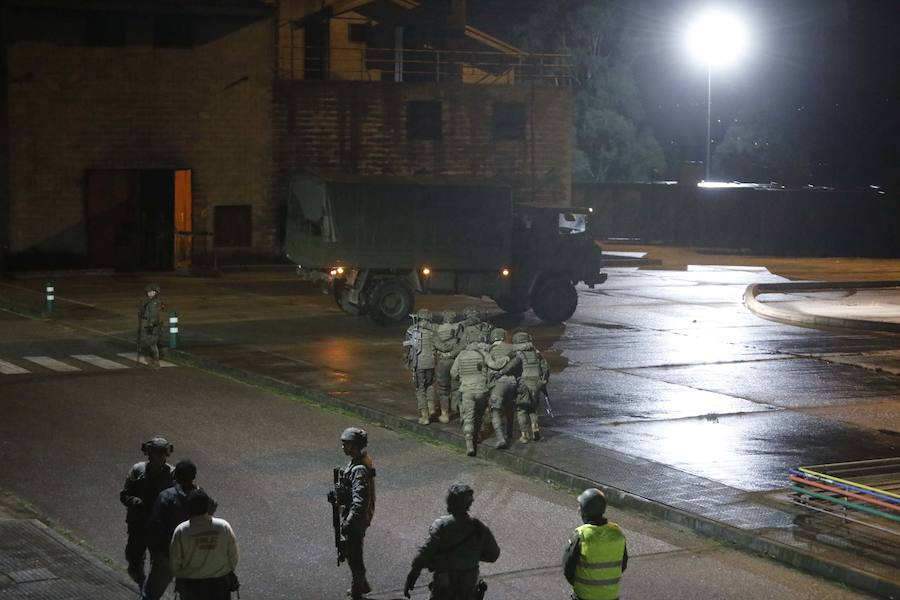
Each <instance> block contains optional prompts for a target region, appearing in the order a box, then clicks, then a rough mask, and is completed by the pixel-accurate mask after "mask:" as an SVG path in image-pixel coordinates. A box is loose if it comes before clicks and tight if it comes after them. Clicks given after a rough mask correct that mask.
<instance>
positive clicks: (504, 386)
mask: <svg viewBox="0 0 900 600" xmlns="http://www.w3.org/2000/svg"><path fill="white" fill-rule="evenodd" d="M490 354H491V357H492V358H493V359H494V360H497V361H499V360H500V359H501V358H503V357H504V356H508V357H509V363H508V364H507V366H506V368H505V369H504V374H503V375H500V374H499V373H498V374H497V376H496V377H495V378H494V381H493V383H492V384H491V425H493V427H494V436H495V437H496V442H495V443H494V447H495V448H501V449H502V448H509V441H508V440H507V439H506V423H505V420H506V419H505V414H506V409H507V407H511V406H512V403H513V401H514V399H515V397H516V386H517V384H516V378H517V377H518V376H519V374H520V373H521V372H522V359H521V358H520V357H519V356H518V353H515V354H514V351H513V347H512V345H510V344H507V343H506V330H505V329H500V328H499V327H498V328H496V329H494V330H492V331H491V348H490Z"/></svg>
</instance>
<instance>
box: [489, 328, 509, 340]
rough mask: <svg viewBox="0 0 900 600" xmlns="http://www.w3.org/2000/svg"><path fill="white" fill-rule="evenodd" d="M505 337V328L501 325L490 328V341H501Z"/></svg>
mask: <svg viewBox="0 0 900 600" xmlns="http://www.w3.org/2000/svg"><path fill="white" fill-rule="evenodd" d="M505 339H506V330H505V329H503V328H501V327H497V328H495V329H492V330H491V341H492V342H502V341H503V340H505Z"/></svg>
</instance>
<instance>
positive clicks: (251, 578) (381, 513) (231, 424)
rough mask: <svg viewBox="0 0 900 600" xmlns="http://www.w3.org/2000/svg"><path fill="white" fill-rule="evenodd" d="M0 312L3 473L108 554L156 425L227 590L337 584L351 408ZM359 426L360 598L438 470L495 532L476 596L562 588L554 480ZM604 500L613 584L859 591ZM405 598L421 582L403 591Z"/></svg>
mask: <svg viewBox="0 0 900 600" xmlns="http://www.w3.org/2000/svg"><path fill="white" fill-rule="evenodd" d="M0 328H2V330H3V331H4V336H3V339H2V340H0V359H2V360H4V361H6V362H8V363H9V364H15V365H20V366H22V368H26V369H27V370H28V371H29V372H28V373H17V374H9V375H3V376H0V410H2V413H3V415H4V418H3V419H0V482H2V486H3V487H5V488H8V489H10V490H11V491H13V492H14V493H16V494H18V495H19V496H21V497H23V498H24V499H26V500H28V501H30V502H31V503H33V504H34V505H35V507H36V508H37V509H38V511H39V512H41V513H43V514H44V515H46V516H48V517H49V518H51V519H52V520H54V521H55V522H56V523H58V524H59V525H60V526H62V527H64V528H67V529H69V530H71V532H72V533H73V534H74V535H75V536H77V537H81V538H84V539H85V540H86V542H87V543H88V544H89V545H90V546H92V547H93V548H95V549H96V550H97V551H99V552H100V553H101V554H102V555H105V556H109V557H112V558H114V559H115V560H117V561H119V560H120V556H121V550H122V547H123V545H124V523H123V516H124V510H123V508H122V507H121V506H120V505H119V504H118V501H117V494H118V490H119V487H120V485H121V481H122V478H123V476H124V474H125V472H126V471H127V468H128V466H129V464H130V463H131V462H132V461H135V460H137V459H139V458H140V456H139V452H138V446H139V443H140V441H141V440H143V439H145V438H147V437H149V436H150V435H152V434H155V433H160V432H162V433H165V434H166V435H168V436H170V437H171V439H172V440H173V441H174V443H175V447H176V455H175V458H176V459H177V458H186V457H190V458H193V459H194V460H195V462H196V463H197V464H198V466H199V477H198V481H199V482H200V483H201V484H202V485H203V486H204V487H206V488H207V489H208V490H210V492H211V493H213V494H214V495H215V496H216V497H217V499H218V500H219V502H220V515H221V516H222V517H224V518H227V519H229V520H230V521H231V522H232V524H233V525H234V527H235V530H236V532H237V534H238V536H239V539H240V544H241V548H242V556H243V558H242V564H241V568H240V572H241V576H242V580H243V582H244V585H245V588H244V591H243V593H242V597H244V598H246V599H248V600H253V599H254V598H259V599H263V598H264V599H266V600H274V599H281V598H284V599H291V600H296V599H322V598H342V597H343V590H344V589H345V586H346V575H347V574H346V572H345V569H337V568H336V567H335V566H334V565H333V563H332V561H333V551H332V548H331V546H330V541H331V540H330V536H331V533H330V530H329V529H328V522H329V510H328V506H327V505H326V504H325V502H324V492H325V490H326V488H327V484H328V474H329V472H330V471H329V469H330V468H331V467H332V466H334V465H335V464H336V463H337V462H338V461H339V460H340V459H341V456H340V452H339V444H338V443H337V442H336V441H335V438H336V437H337V435H338V434H339V432H340V431H341V430H342V429H343V428H344V427H345V426H347V425H349V424H356V423H358V421H357V420H356V419H355V418H353V417H350V416H347V415H343V414H339V413H336V412H332V411H325V410H322V409H320V408H317V407H313V406H310V405H306V404H303V403H301V402H299V401H297V400H295V399H291V398H287V397H284V396H279V395H275V394H272V393H269V392H266V391H263V390H259V389H255V388H251V387H247V386H244V385H241V384H238V383H235V382H233V381H231V380H228V379H224V378H220V377H216V376H213V375H210V374H208V373H205V372H202V371H198V370H196V369H193V368H189V367H183V366H178V367H171V368H166V369H160V370H157V371H153V370H150V369H146V368H137V367H136V366H135V365H134V364H133V362H131V361H130V360H129V359H128V358H127V357H122V356H120V353H126V352H128V348H127V346H119V345H118V344H116V343H114V342H111V341H109V340H108V339H101V338H95V337H84V336H83V335H79V334H76V333H74V332H72V331H69V330H67V329H66V328H65V327H60V326H59V325H54V324H46V323H39V322H35V321H32V320H27V319H21V318H19V317H14V316H12V315H10V314H9V313H5V312H0ZM73 355H77V356H81V357H84V356H85V355H92V356H96V357H101V358H103V359H105V360H107V361H110V362H109V363H104V362H99V361H93V362H85V361H84V360H81V359H79V358H73ZM25 356H30V357H36V356H43V357H48V358H50V359H54V360H56V361H59V364H63V365H69V366H70V367H71V369H65V370H62V369H61V368H60V367H59V366H58V365H57V364H56V363H52V362H47V361H44V364H40V363H35V362H33V361H27V360H24V359H23V357H25ZM111 363H116V364H119V365H120V367H119V368H112V366H111ZM54 366H55V367H57V368H56V369H55V368H54ZM76 369H77V370H76ZM369 430H370V433H371V447H372V453H373V455H374V457H375V460H376V464H377V466H378V470H379V475H378V509H377V515H376V520H375V524H374V526H373V528H372V529H371V532H370V536H369V539H368V543H369V545H370V553H369V556H370V560H369V564H370V571H371V575H372V577H371V579H372V582H373V584H374V586H375V587H376V590H377V593H376V594H373V598H375V599H382V600H386V599H388V598H397V597H399V595H400V594H399V588H400V587H401V586H402V580H403V576H404V574H405V572H406V569H407V566H408V563H409V560H410V557H411V555H412V552H413V549H414V547H415V545H416V543H417V542H418V540H419V539H420V538H421V536H422V535H423V534H424V532H425V530H426V527H427V524H428V523H429V522H430V520H431V519H432V518H433V517H434V516H435V515H438V514H440V512H441V508H442V506H441V505H442V499H441V494H442V490H444V489H445V488H446V486H447V485H448V484H449V483H450V482H452V481H454V480H463V481H468V482H470V483H472V485H473V486H474V487H475V488H476V490H477V497H476V504H475V508H474V510H475V513H476V514H477V516H479V517H480V518H483V519H484V520H485V522H487V523H488V524H489V525H490V526H491V527H492V528H493V529H494V530H495V532H496V534H497V537H498V538H499V539H500V541H501V544H502V546H503V555H502V557H501V559H500V561H498V562H497V563H496V564H495V565H490V566H488V567H487V568H486V569H485V573H486V575H487V578H488V581H489V583H490V585H491V591H490V595H489V597H490V598H497V599H506V598H508V599H516V600H521V599H528V598H534V599H538V598H540V599H542V600H543V599H547V598H563V597H566V596H565V585H564V582H563V580H562V578H561V577H560V575H559V571H558V567H557V563H558V560H559V557H560V550H561V547H562V545H563V544H564V540H565V537H566V535H567V533H568V531H569V530H570V529H571V528H572V527H574V526H575V525H577V517H576V515H575V511H574V508H573V507H574V501H573V497H572V496H571V495H570V494H569V493H566V492H563V491H559V490H555V489H553V488H551V487H550V486H547V485H546V484H544V483H542V482H539V481H535V480H531V479H528V478H525V477H521V476H517V475H512V474H510V473H509V472H506V471H503V470H502V469H500V468H498V467H496V466H495V465H493V464H491V463H488V462H485V461H481V460H477V459H476V460H472V459H469V458H466V457H464V456H462V455H461V453H459V452H458V451H454V450H452V449H450V448H447V447H443V446H432V445H428V444H424V443H423V442H422V441H421V440H418V439H414V438H412V437H410V436H405V435H400V434H397V433H394V432H391V431H388V430H385V429H381V428H378V427H369ZM611 516H612V518H613V519H614V520H616V521H618V522H620V523H621V524H622V525H623V526H624V527H625V528H626V533H627V536H628V544H629V552H630V554H631V556H632V560H631V562H630V567H629V570H628V572H627V576H626V578H625V582H624V593H623V596H622V597H623V598H643V599H653V598H667V599H679V598H692V599H693V598H735V599H737V598H740V599H742V600H743V599H753V598H760V599H763V598H765V599H774V600H779V599H785V600H788V599H791V600H796V599H797V598H820V599H834V600H844V599H849V598H860V597H863V596H860V595H856V594H854V593H852V592H849V591H847V590H845V589H842V588H840V587H838V586H835V585H832V584H830V583H827V582H825V581H822V580H819V579H816V578H813V577H809V576H806V575H803V574H800V573H799V572H796V571H793V570H790V569H786V568H784V567H781V566H779V565H777V564H776V563H773V562H771V561H769V560H767V559H762V558H757V557H753V556H749V555H746V554H743V553H740V552H737V551H735V550H732V549H730V548H728V547H723V546H721V545H719V544H716V543H713V542H711V541H709V540H706V539H702V538H698V537H696V536H694V535H693V534H691V533H688V532H685V531H683V530H679V529H676V528H673V527H671V526H668V525H665V524H662V523H660V522H657V521H653V520H651V519H648V518H645V517H642V516H640V515H637V514H633V513H630V512H625V511H621V510H615V509H613V511H612V514H611ZM376 549H377V550H376ZM415 597H417V598H423V597H425V595H424V593H423V592H422V590H419V592H418V594H417V595H416V596H415Z"/></svg>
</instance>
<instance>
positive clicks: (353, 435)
mask: <svg viewBox="0 0 900 600" xmlns="http://www.w3.org/2000/svg"><path fill="white" fill-rule="evenodd" d="M368 443H369V438H368V434H367V433H366V431H365V430H364V429H360V428H359V427H349V428H347V429H345V430H344V432H343V433H342V434H341V448H342V450H343V452H344V454H345V455H347V456H348V457H349V458H350V462H349V463H348V464H347V466H346V467H344V468H342V469H336V470H335V473H334V483H335V489H334V490H333V491H332V492H330V493H329V494H328V501H329V503H331V504H332V507H333V509H334V515H333V518H334V522H333V525H334V528H335V532H334V533H335V544H336V546H337V555H338V565H340V564H341V562H343V561H344V560H345V559H346V561H347V564H348V566H349V567H350V574H351V586H350V589H349V590H347V595H348V597H349V598H350V599H351V600H362V599H363V598H365V595H366V594H368V593H369V592H371V591H372V587H371V585H369V582H368V580H367V578H366V567H365V562H364V560H363V545H364V542H365V537H366V531H367V530H368V528H369V526H370V525H371V523H372V518H373V516H374V514H375V466H374V462H373V461H372V457H371V456H370V455H369V454H368V452H367V450H366V447H367V446H368ZM474 500H475V492H474V491H473V490H472V488H471V487H470V486H468V485H466V484H463V483H454V484H453V485H451V486H450V488H449V489H448V490H447V495H446V502H447V514H446V515H444V516H441V517H438V518H437V519H436V520H435V521H434V522H433V523H432V524H431V527H429V529H428V535H427V536H426V538H425V541H424V542H423V543H422V544H421V545H420V546H419V547H418V550H417V551H416V555H415V557H414V558H413V560H412V565H411V566H410V570H409V573H408V574H407V576H406V581H405V583H404V586H403V594H404V596H406V597H407V598H409V597H410V592H411V591H412V590H413V589H414V588H415V586H416V582H417V581H418V578H419V575H420V574H421V572H422V571H423V570H425V569H427V570H429V571H431V572H432V573H433V576H432V581H431V583H430V584H429V586H428V587H429V589H430V590H431V600H482V599H483V598H484V595H485V591H486V590H487V585H486V583H485V582H484V581H483V580H482V579H481V578H480V577H479V564H480V563H482V562H489V563H492V562H495V561H496V560H497V559H498V558H499V557H500V545H499V544H498V543H497V540H496V539H495V538H494V534H493V533H492V532H491V530H490V528H489V527H488V526H487V525H486V524H484V523H482V522H481V521H479V520H478V519H476V518H473V517H472V516H470V515H469V509H470V508H471V506H472V503H473V502H474ZM578 506H579V510H580V512H581V518H582V521H583V522H584V524H583V525H581V526H580V527H578V528H577V529H576V530H575V531H574V532H573V534H572V536H571V537H570V539H569V543H568V546H567V548H566V551H565V554H564V558H563V565H562V566H563V574H564V576H565V578H566V580H567V581H568V582H569V584H570V585H571V586H572V600H615V599H616V598H618V597H619V580H620V578H621V576H622V572H623V571H624V570H625V568H626V567H627V565H628V550H627V548H626V545H625V536H624V535H623V533H622V530H621V529H620V528H619V527H618V525H616V524H615V523H611V522H609V521H608V520H607V519H606V518H605V516H604V515H605V513H606V497H605V496H604V494H603V492H601V491H600V490H598V489H596V488H589V489H587V490H585V491H584V492H582V493H581V494H580V495H579V496H578Z"/></svg>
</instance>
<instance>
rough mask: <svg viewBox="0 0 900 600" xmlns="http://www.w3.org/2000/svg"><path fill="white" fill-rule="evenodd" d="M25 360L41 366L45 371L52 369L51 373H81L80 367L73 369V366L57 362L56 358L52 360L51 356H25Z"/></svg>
mask: <svg viewBox="0 0 900 600" xmlns="http://www.w3.org/2000/svg"><path fill="white" fill-rule="evenodd" d="M22 358H23V359H25V360H27V361H28V362H33V363H34V364H36V365H40V366H42V367H44V368H45V369H50V370H51V371H63V372H71V371H80V370H81V369H79V368H78V367H73V366H72V365H69V364H66V363H64V362H62V361H60V360H56V359H55V358H50V357H49V356H23V357H22Z"/></svg>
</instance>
